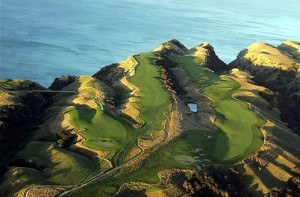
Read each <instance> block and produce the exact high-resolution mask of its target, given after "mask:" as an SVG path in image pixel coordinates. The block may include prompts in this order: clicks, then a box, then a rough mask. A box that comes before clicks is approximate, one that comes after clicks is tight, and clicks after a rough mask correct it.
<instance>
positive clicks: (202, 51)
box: [189, 42, 228, 72]
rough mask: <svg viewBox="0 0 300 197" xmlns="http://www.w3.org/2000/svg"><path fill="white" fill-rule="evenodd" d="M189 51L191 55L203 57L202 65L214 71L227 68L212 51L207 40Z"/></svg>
mask: <svg viewBox="0 0 300 197" xmlns="http://www.w3.org/2000/svg"><path fill="white" fill-rule="evenodd" d="M189 52H190V53H191V54H192V55H193V56H195V57H199V58H201V59H203V61H204V63H203V65H204V66H206V67H207V68H209V69H211V70H213V71H215V72H218V71H224V70H227V69H228V66H227V64H225V63H224V62H223V61H222V60H220V59H219V57H218V56H217V55H216V53H215V51H214V48H213V47H212V46H211V45H210V44H209V43H207V42H204V43H202V44H200V45H198V46H196V47H194V48H192V49H190V51H189Z"/></svg>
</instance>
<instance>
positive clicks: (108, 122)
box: [68, 107, 131, 150]
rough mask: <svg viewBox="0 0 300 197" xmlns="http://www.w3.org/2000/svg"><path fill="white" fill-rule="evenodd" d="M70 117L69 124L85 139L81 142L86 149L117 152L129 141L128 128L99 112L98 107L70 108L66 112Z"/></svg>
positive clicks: (107, 114)
mask: <svg viewBox="0 0 300 197" xmlns="http://www.w3.org/2000/svg"><path fill="white" fill-rule="evenodd" d="M68 113H69V114H70V116H71V123H72V124H73V125H74V126H75V127H76V128H78V129H80V128H85V129H86V130H83V131H78V133H79V134H80V135H82V136H83V137H84V138H85V141H84V142H83V143H84V144H85V145H86V146H87V147H89V148H92V149H96V150H117V149H119V148H121V147H122V146H124V145H125V144H126V142H127V141H128V140H130V138H131V136H130V127H129V126H128V125H126V124H125V122H123V123H122V121H121V120H120V119H118V118H117V117H114V116H113V115H111V114H109V113H108V112H106V111H101V109H100V108H99V107H97V108H95V109H78V108H76V107H72V108H71V109H69V110H68Z"/></svg>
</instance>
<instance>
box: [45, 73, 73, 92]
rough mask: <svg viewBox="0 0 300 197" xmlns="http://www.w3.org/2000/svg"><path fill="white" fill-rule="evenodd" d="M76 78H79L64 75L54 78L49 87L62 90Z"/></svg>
mask: <svg viewBox="0 0 300 197" xmlns="http://www.w3.org/2000/svg"><path fill="white" fill-rule="evenodd" d="M76 79H77V77H76V76H71V75H63V76H61V77H58V78H56V79H54V82H53V83H52V84H51V85H50V87H49V89H50V90H61V89H63V88H64V87H67V86H68V85H70V84H71V83H74V82H75V80H76Z"/></svg>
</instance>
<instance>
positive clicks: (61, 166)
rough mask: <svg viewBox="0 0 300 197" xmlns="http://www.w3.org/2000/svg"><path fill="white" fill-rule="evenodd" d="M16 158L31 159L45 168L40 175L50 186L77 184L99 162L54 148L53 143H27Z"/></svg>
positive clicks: (94, 168)
mask: <svg viewBox="0 0 300 197" xmlns="http://www.w3.org/2000/svg"><path fill="white" fill-rule="evenodd" d="M17 157H20V158H26V159H32V160H34V161H36V162H39V163H40V164H42V165H43V166H45V167H46V169H45V170H43V171H42V175H43V178H45V180H46V182H47V183H51V184H60V185H70V184H75V183H79V182H80V181H82V180H83V179H84V178H86V177H87V176H88V175H89V174H90V173H92V172H93V171H94V170H96V168H98V167H99V161H93V160H90V159H88V158H86V157H83V156H81V155H79V154H76V153H73V152H70V151H68V150H66V149H62V148H56V147H55V143H53V142H44V141H32V142H29V143H28V144H27V145H26V146H25V148H24V150H22V151H20V152H19V153H18V154H17Z"/></svg>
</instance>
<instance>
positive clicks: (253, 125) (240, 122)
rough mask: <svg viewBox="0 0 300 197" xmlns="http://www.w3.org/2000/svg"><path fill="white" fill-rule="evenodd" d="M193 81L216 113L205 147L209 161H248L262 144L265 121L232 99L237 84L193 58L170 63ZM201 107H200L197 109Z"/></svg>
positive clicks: (244, 105) (177, 59)
mask: <svg viewBox="0 0 300 197" xmlns="http://www.w3.org/2000/svg"><path fill="white" fill-rule="evenodd" d="M173 60H174V61H175V62H177V63H178V64H179V66H180V67H181V68H182V69H184V70H185V71H186V73H187V74H188V75H189V76H190V77H191V79H192V80H193V81H194V83H195V86H196V87H198V88H199V91H200V92H202V93H203V94H205V95H207V96H208V97H210V98H211V99H212V100H213V102H212V107H213V108H214V109H215V110H216V111H217V112H218V113H219V115H218V117H217V121H216V123H215V124H216V126H217V127H218V128H219V131H218V133H217V134H216V133H214V134H212V135H213V143H210V144H207V146H206V147H204V148H205V149H210V150H213V151H210V157H212V158H213V160H215V161H216V162H219V163H233V162H237V161H240V160H242V159H244V158H246V157H248V156H249V155H250V154H251V153H253V152H254V151H255V150H257V149H258V148H259V147H260V146H261V145H262V143H263V136H262V133H261V131H260V126H261V125H262V124H263V123H264V121H263V120H262V119H261V118H260V117H259V116H258V115H257V114H256V113H255V112H254V111H252V110H250V109H249V107H248V106H247V104H246V103H244V102H242V101H238V100H236V99H234V98H232V95H233V94H234V93H236V92H238V91H240V90H239V88H240V84H239V83H237V82H236V81H234V80H232V79H230V78H229V77H227V76H224V75H223V76H218V75H215V74H214V73H213V72H211V71H210V70H208V69H207V68H204V67H203V66H201V65H200V64H201V60H200V59H197V58H194V57H189V56H186V57H178V58H174V59H173ZM200 107H201V106H200Z"/></svg>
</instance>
